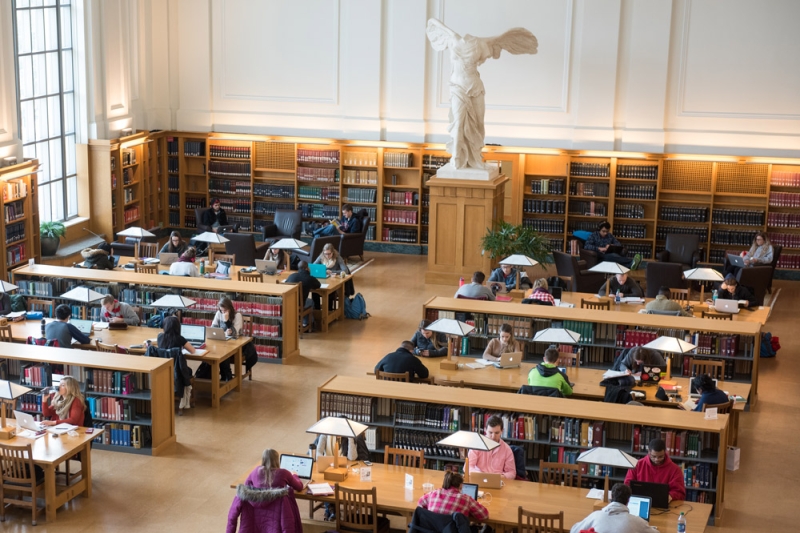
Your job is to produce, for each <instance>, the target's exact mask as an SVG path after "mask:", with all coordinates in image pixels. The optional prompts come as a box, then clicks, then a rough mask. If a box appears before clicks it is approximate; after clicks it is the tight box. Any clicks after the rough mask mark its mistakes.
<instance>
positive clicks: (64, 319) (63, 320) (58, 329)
mask: <svg viewBox="0 0 800 533" xmlns="http://www.w3.org/2000/svg"><path fill="white" fill-rule="evenodd" d="M71 316H72V309H70V307H69V306H68V305H67V304H60V305H59V306H58V307H56V319H55V320H53V321H52V322H48V323H47V325H46V326H45V327H44V338H45V339H47V340H49V341H52V340H57V341H58V345H59V346H60V347H61V348H72V339H75V340H76V341H78V343H79V344H89V343H91V342H92V340H91V339H90V338H89V337H87V336H86V335H84V334H83V333H81V332H80V330H78V328H76V327H75V326H73V325H72V324H70V323H69V318H70V317H71Z"/></svg>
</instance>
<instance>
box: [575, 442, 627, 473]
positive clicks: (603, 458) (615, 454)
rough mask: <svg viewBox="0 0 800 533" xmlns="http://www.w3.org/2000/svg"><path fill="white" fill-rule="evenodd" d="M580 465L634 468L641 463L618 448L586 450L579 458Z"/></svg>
mask: <svg viewBox="0 0 800 533" xmlns="http://www.w3.org/2000/svg"><path fill="white" fill-rule="evenodd" d="M577 461H578V462H579V463H590V464H593V465H600V466H611V467H614V468H633V467H635V466H636V463H638V462H639V460H638V459H636V457H633V456H631V455H628V454H627V453H625V452H623V451H622V450H618V449H616V448H603V447H598V448H592V449H590V450H586V451H585V452H583V453H582V454H580V455H579V456H578V460H577Z"/></svg>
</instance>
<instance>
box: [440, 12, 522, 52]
mask: <svg viewBox="0 0 800 533" xmlns="http://www.w3.org/2000/svg"><path fill="white" fill-rule="evenodd" d="M425 33H427V34H428V40H430V42H431V46H432V47H433V49H434V50H436V51H437V52H441V51H443V50H446V49H447V47H448V46H450V44H451V43H452V42H453V41H454V40H458V39H460V38H461V36H460V35H459V34H457V33H456V32H454V31H453V30H451V29H450V28H448V27H447V26H445V25H444V24H442V22H441V21H439V20H437V19H428V28H427V30H426V32H425ZM534 39H535V38H534Z"/></svg>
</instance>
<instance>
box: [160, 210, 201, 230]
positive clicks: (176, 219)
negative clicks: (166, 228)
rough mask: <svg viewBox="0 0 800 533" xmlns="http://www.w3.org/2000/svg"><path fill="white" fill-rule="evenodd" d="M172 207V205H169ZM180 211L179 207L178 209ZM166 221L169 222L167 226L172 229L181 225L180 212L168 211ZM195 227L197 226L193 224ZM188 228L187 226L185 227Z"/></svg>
mask: <svg viewBox="0 0 800 533" xmlns="http://www.w3.org/2000/svg"><path fill="white" fill-rule="evenodd" d="M170 207H172V205H170ZM178 209H180V207H178ZM167 220H168V221H169V225H170V226H172V227H177V226H180V225H181V214H180V211H170V212H169V214H168V215H167ZM195 226H197V225H196V224H195ZM187 227H188V226H187Z"/></svg>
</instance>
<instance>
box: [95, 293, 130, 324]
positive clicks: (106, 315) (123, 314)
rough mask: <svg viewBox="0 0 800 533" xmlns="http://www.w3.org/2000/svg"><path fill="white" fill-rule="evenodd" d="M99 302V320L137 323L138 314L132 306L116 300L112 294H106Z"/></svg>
mask: <svg viewBox="0 0 800 533" xmlns="http://www.w3.org/2000/svg"><path fill="white" fill-rule="evenodd" d="M100 304H101V305H102V306H103V310H102V311H101V312H100V322H125V323H126V324H128V325H129V326H138V325H139V315H137V314H136V311H134V310H133V307H131V306H130V305H128V304H126V303H125V302H120V301H117V300H116V299H115V298H114V297H113V296H112V295H110V294H106V295H105V297H104V298H103V299H102V301H101V302H100Z"/></svg>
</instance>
